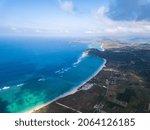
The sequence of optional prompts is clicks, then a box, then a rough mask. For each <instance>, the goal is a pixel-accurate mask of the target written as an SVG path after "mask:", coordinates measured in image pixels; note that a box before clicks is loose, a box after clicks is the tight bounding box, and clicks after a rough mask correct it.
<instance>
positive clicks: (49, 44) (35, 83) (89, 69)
mask: <svg viewBox="0 0 150 130" xmlns="http://www.w3.org/2000/svg"><path fill="white" fill-rule="evenodd" d="M72 41H73V39H52V38H51V39H49V38H7V39H6V38H1V39H0V59H1V60H0V104H1V106H0V112H23V111H28V110H30V109H33V108H34V107H36V106H38V105H42V104H44V103H47V102H49V101H51V100H53V99H55V98H57V97H59V96H61V95H62V94H64V93H66V92H69V91H71V90H72V89H73V88H75V87H77V86H79V85H80V84H82V83H83V82H84V81H86V80H87V79H89V78H90V77H91V76H92V75H93V74H94V73H95V72H97V71H98V70H99V68H100V67H101V66H102V65H103V63H104V59H101V58H97V57H94V56H91V55H86V54H85V53H84V52H85V51H86V50H87V49H89V48H97V49H101V48H100V45H98V44H83V43H77V42H72Z"/></svg>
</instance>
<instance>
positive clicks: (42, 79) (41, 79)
mask: <svg viewBox="0 0 150 130" xmlns="http://www.w3.org/2000/svg"><path fill="white" fill-rule="evenodd" d="M45 80H46V79H44V78H40V79H38V81H39V82H41V81H45Z"/></svg>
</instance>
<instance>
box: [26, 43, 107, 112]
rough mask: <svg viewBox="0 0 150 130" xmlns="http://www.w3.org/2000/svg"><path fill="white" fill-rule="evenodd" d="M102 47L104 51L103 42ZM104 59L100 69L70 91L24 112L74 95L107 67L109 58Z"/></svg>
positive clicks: (32, 110) (35, 109)
mask: <svg viewBox="0 0 150 130" xmlns="http://www.w3.org/2000/svg"><path fill="white" fill-rule="evenodd" d="M101 48H102V51H104V48H103V44H101ZM81 57H82V56H81ZM102 59H103V58H102ZM103 60H104V62H103V64H102V65H101V66H100V67H99V68H98V70H97V71H96V72H95V73H94V74H93V75H91V76H90V77H89V78H88V79H87V80H85V81H83V83H81V84H80V85H78V86H76V87H74V88H73V89H71V91H68V92H66V93H64V94H62V95H60V96H58V97H57V98H54V99H53V100H51V101H49V102H47V103H44V104H41V105H39V106H37V107H34V108H33V109H30V110H29V111H24V112H25V113H26V112H27V113H33V112H35V111H37V110H39V109H41V108H43V107H46V106H47V105H49V104H51V103H53V102H55V101H57V100H59V99H61V98H64V97H66V96H69V95H72V94H74V93H76V92H77V91H78V88H80V87H82V86H83V85H85V84H86V83H87V82H88V81H90V80H91V79H92V78H94V77H95V76H96V75H97V74H98V73H99V72H100V71H101V70H102V69H103V68H104V67H106V63H107V60H106V59H103Z"/></svg>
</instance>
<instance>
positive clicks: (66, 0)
mask: <svg viewBox="0 0 150 130" xmlns="http://www.w3.org/2000/svg"><path fill="white" fill-rule="evenodd" d="M59 4H60V7H61V9H62V10H64V11H66V12H68V13H72V12H73V10H74V5H73V2H72V1H71V0H59Z"/></svg>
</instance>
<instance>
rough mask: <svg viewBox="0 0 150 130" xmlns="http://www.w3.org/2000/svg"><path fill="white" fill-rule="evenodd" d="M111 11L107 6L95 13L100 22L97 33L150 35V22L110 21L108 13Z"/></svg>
mask: <svg viewBox="0 0 150 130" xmlns="http://www.w3.org/2000/svg"><path fill="white" fill-rule="evenodd" d="M107 11H109V9H108V8H107V7H105V6H101V7H99V8H98V9H97V10H96V11H94V17H95V18H96V19H97V21H98V26H99V28H98V30H95V33H100V34H110V35H111V34H112V35H114V34H118V35H120V34H121V35H123V34H124V35H127V34H133V33H134V34H149V35H150V22H148V21H115V20H112V19H110V18H109V17H108V16H107V15H106V13H107Z"/></svg>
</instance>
